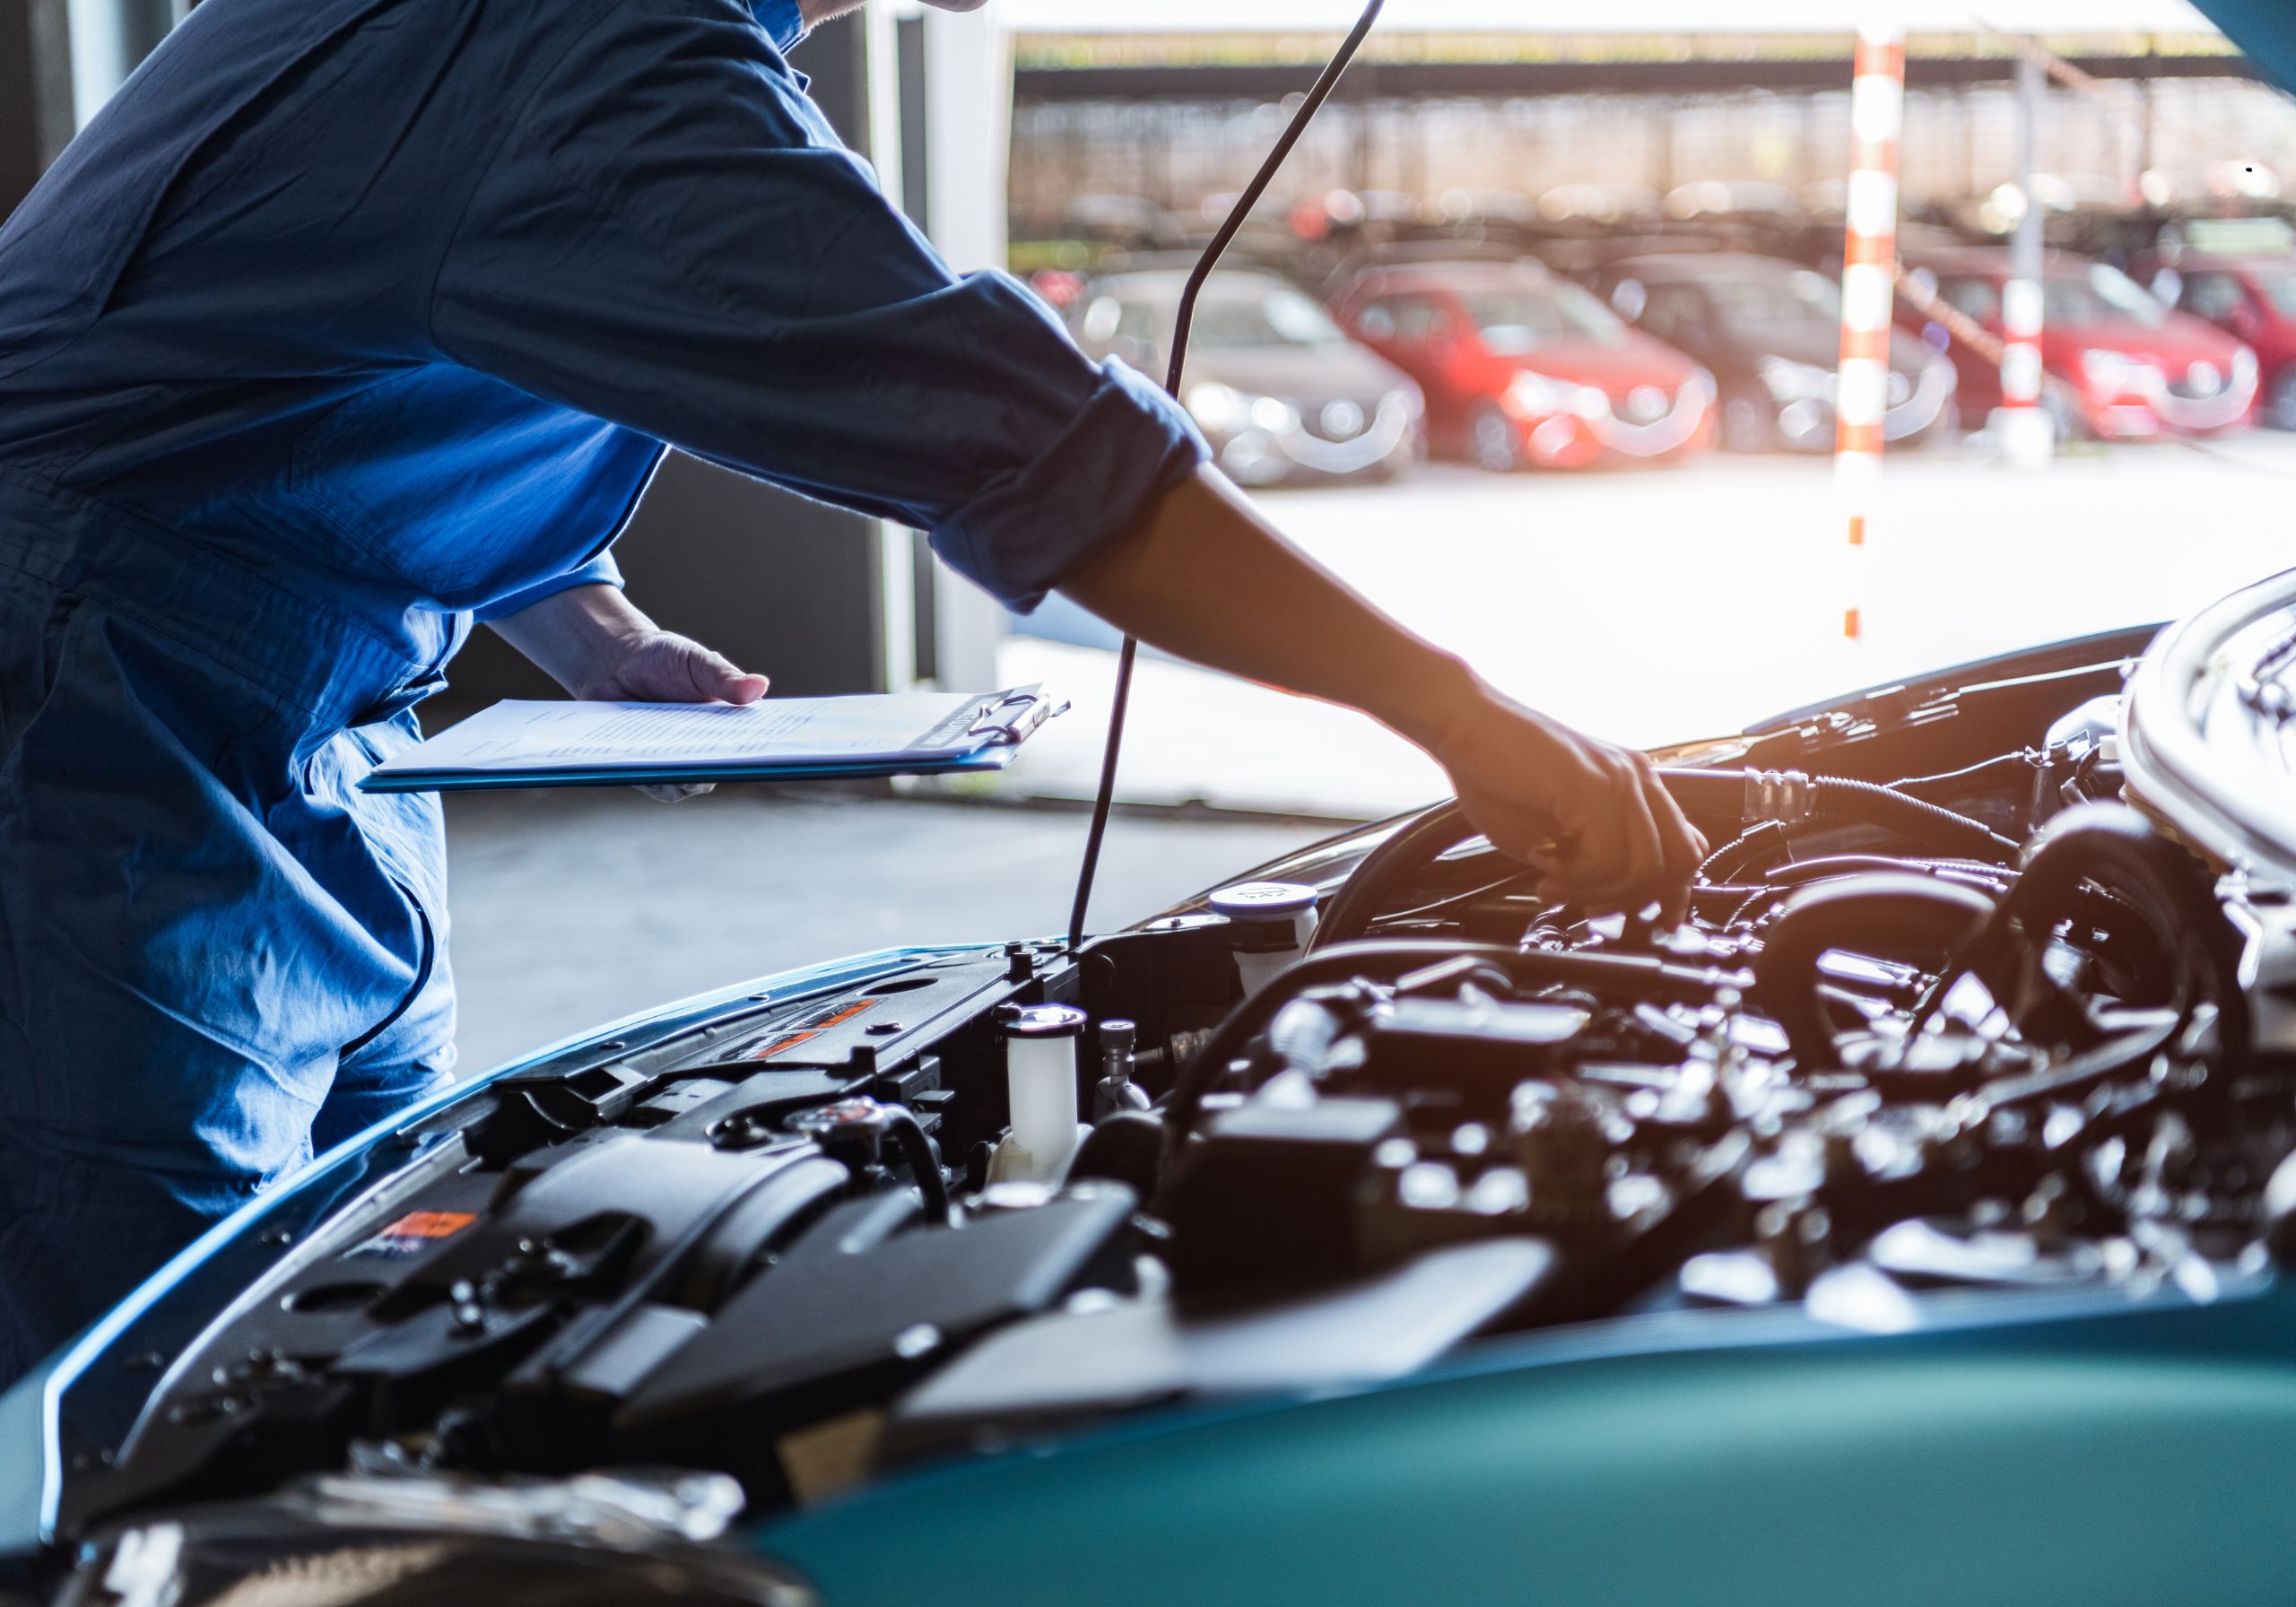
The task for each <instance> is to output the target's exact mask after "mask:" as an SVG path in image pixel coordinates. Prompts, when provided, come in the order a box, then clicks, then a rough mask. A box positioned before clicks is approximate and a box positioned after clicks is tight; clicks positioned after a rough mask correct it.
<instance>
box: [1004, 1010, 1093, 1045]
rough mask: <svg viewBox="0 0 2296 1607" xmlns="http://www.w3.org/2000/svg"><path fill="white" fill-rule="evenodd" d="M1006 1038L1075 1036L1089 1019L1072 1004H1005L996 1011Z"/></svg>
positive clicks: (1081, 1031) (1081, 1030)
mask: <svg viewBox="0 0 2296 1607" xmlns="http://www.w3.org/2000/svg"><path fill="white" fill-rule="evenodd" d="M996 1019H997V1021H999V1022H1000V1023H1001V1024H1002V1025H1003V1026H1004V1029H1005V1036H1006V1037H1007V1038H1075V1037H1077V1036H1078V1035H1080V1034H1081V1033H1083V1030H1084V1025H1085V1022H1086V1021H1088V1020H1089V1019H1090V1018H1088V1017H1087V1016H1086V1015H1085V1014H1084V1012H1083V1011H1081V1010H1079V1009H1077V1008H1076V1007H1075V1006H1074V1004H1007V1005H1005V1007H1004V1008H1003V1009H1001V1010H999V1011H998V1012H996Z"/></svg>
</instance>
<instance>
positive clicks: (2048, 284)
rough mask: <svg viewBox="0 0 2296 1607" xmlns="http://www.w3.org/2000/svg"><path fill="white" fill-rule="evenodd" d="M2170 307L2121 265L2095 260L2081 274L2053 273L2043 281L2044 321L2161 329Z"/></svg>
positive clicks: (2077, 326) (2083, 325) (2079, 325)
mask: <svg viewBox="0 0 2296 1607" xmlns="http://www.w3.org/2000/svg"><path fill="white" fill-rule="evenodd" d="M2168 320H2169V308H2168V307H2167V305H2166V304H2165V303H2163V302H2162V301H2161V300H2160V299H2159V298H2158V297H2156V296H2154V295H2153V294H2152V292H2151V291H2148V290H2146V289H2144V287H2143V286H2142V285H2140V284H2138V283H2137V282H2135V280H2134V279H2131V278H2130V277H2129V276H2128V275H2127V274H2124V273H2122V272H2121V271H2120V270H2119V269H2118V268H2109V267H2107V266H2106V265H2104V264H2103V263H2092V264H2091V265H2089V266H2088V267H2086V268H2084V269H2083V270H2082V271H2081V272H2079V273H2077V274H2050V275H2048V277H2047V278H2046V279H2044V280H2042V281H2041V321H2042V322H2043V323H2044V324H2070V325H2072V326H2074V327H2075V328H2083V327H2094V326H2100V325H2115V324H2118V325H2122V326H2129V327H2135V328H2143V329H2158V328H2159V327H2160V326H2161V325H2162V324H2165V323H2167V322H2168Z"/></svg>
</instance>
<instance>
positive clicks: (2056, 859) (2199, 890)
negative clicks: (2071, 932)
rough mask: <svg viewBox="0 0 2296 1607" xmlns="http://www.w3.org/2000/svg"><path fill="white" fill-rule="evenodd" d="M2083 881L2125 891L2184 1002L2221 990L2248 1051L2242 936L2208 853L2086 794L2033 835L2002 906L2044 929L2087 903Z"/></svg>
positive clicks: (2225, 1027) (2228, 1031) (2222, 1010)
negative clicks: (2221, 897)
mask: <svg viewBox="0 0 2296 1607" xmlns="http://www.w3.org/2000/svg"><path fill="white" fill-rule="evenodd" d="M2083 882H2097V883H2098V884H2100V886H2102V887H2103V888H2104V889H2105V890H2107V891H2108V892H2109V893H2117V894H2119V895H2120V896H2121V897H2120V900H2119V902H2120V905H2121V907H2122V908H2124V909H2125V910H2126V912H2128V913H2131V914H2134V915H2135V916H2138V917H2139V918H2140V919H2142V920H2143V921H2144V924H2145V925H2147V926H2149V927H2151V929H2152V934H2153V936H2154V939H2155V941H2156V942H2158V943H2159V945H2160V948H2161V952H2162V953H2164V954H2166V955H2168V956H2169V957H2170V965H2171V966H2172V967H2173V968H2174V970H2175V978H2174V980H2175V986H2176V988H2177V991H2178V992H2179V993H2180V994H2182V995H2185V996H2184V998H2183V1000H2182V1001H2181V1002H2183V1003H2187V1004H2188V1003H2196V1002H2197V1001H2198V999H2199V998H2201V997H2205V998H2208V999H2210V1000H2213V1002H2214V1003H2215V1004H2216V1005H2217V1008H2218V1012H2219V1022H2218V1028H2217V1031H2218V1034H2219V1038H2220V1041H2221V1042H2222V1045H2223V1047H2224V1048H2225V1049H2226V1051H2227V1052H2228V1053H2229V1054H2231V1055H2233V1056H2234V1057H2236V1058H2238V1057H2239V1056H2243V1055H2246V1053H2247V1050H2248V1012H2247V1010H2246V1009H2245V1008H2244V1007H2243V1006H2242V1004H2241V1002H2240V1001H2241V990H2240V981H2239V964H2240V955H2239V936H2238V934H2236V933H2235V932H2234V931H2233V930H2232V927H2231V923H2229V922H2228V921H2226V920H2225V918H2224V912H2223V909H2222V907H2221V906H2219V905H2218V903H2217V901H2216V894H2215V889H2214V884H2213V881H2212V879H2211V878H2210V876H2209V874H2208V872H2207V871H2206V870H2205V868H2204V867H2203V866H2202V864H2201V863H2200V861H2199V860H2197V859H2196V858H2195V857H2194V856H2192V855H2191V854H2190V853H2189V852H2187V850H2185V849H2183V848H2180V847H2178V846H2177V845H2176V844H2175V843H2172V842H2170V840H2169V839H2168V838H2165V837H2163V836H2161V833H2160V832H2159V831H2157V830H2154V829H2153V826H2152V822H2151V821H2148V820H2146V819H2145V818H2144V816H2143V815H2141V814H2139V813H2138V812H2136V811H2135V810H2134V809H2131V808H2129V807H2128V806H2127V805H2126V804H2125V803H2082V804H2077V805H2075V806H2074V807H2073V808H2071V809H2068V810H2066V812H2064V813H2062V814H2060V815H2058V816H2057V818H2056V819H2055V820H2053V821H2050V822H2049V823H2048V826H2047V827H2046V828H2044V829H2043V830H2042V831H2041V833H2040V835H2039V837H2038V838H2036V839H2035V840H2034V843H2033V847H2032V849H2031V853H2030V855H2029V856H2028V857H2027V859H2026V862H2025V865H2024V871H2023V874H2022V875H2021V876H2020V877H2019V878H2018V880H2017V889H2016V891H2015V892H2013V894H2011V895H2010V897H2009V899H2008V900H2007V901H2006V902H2005V904H2004V906H2003V908H2002V914H2003V916H2005V917H2007V918H2009V919H2012V920H2014V921H2015V922H2016V923H2017V924H2018V925H2020V926H2021V927H2022V928H2023V930H2024V931H2025V932H2027V933H2028V934H2046V933H2047V932H2048V930H2049V929H2050V928H2052V927H2054V926H2055V925H2056V923H2057V920H2058V919H2060V918H2064V917H2066V916H2074V915H2077V914H2078V913H2079V906H2080V904H2081V903H2082V902H2083V898H2082V886H2081V884H2082V883H2083Z"/></svg>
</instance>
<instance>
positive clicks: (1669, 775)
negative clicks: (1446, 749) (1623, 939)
mask: <svg viewBox="0 0 2296 1607" xmlns="http://www.w3.org/2000/svg"><path fill="white" fill-rule="evenodd" d="M1658 776H1659V778H1660V779H1661V780H1662V781H1663V782H1664V783H1665V787H1666V790H1667V791H1668V792H1669V793H1671V794H1673V795H1674V800H1675V801H1676V802H1677V803H1680V804H1682V806H1683V809H1684V810H1685V811H1686V812H1689V813H1691V814H1694V815H1704V816H1707V817H1709V818H1711V817H1713V816H1717V815H1723V816H1730V817H1736V816H1738V815H1739V814H1740V813H1741V812H1743V811H1744V807H1745V798H1746V773H1745V772H1744V771H1743V770H1700V769H1662V770H1660V771H1659V772H1658ZM1809 785H1810V789H1811V812H1812V813H1813V814H1814V815H1818V816H1821V817H1823V818H1828V819H1834V820H1854V821H1865V822H1867V823H1869V824H1873V825H1879V826H1886V827H1889V828H1891V829H1892V830H1896V831H1900V832H1902V833H1903V834H1905V835H1906V836H1909V837H1914V838H1920V839H1922V840H1923V841H1926V842H1930V843H1934V844H1936V845H1937V846H1939V847H1943V848H1944V849H1945V850H1946V851H1947V852H1948V853H1951V854H1955V855H1965V856H1970V857H1972V858H1977V859H1983V860H1987V861H1992V862H2002V861H2005V860H2007V859H2011V858H2013V857H2014V856H2015V855H2016V853H2017V851H2018V845H2017V844H2016V843H2014V842H2013V841H2011V840H2010V839H2009V838H2005V837H2003V836H2002V835H2001V834H2000V833H1998V832H1996V831H1995V830H1992V829H1991V828H1990V827H1987V825H1985V824H1984V823H1983V822H1982V821H1973V820H1971V819H1970V817H1969V816H1967V815H1965V814H1956V813H1954V812H1952V810H1950V809H1941V808H1939V807H1938V806H1937V805H1936V804H1935V803H1923V802H1922V801H1921V800H1920V799H1918V798H1909V797H1907V796H1906V795H1903V794H1902V793H1893V792H1892V791H1890V790H1889V788H1887V787H1884V786H1874V785H1872V784H1871V783H1869V782H1865V781H1848V780H1843V779H1841V778H1839V777H1831V776H1820V777H1812V778H1811V780H1810V783H1809ZM1766 828H1770V829H1773V830H1777V831H1779V832H1780V833H1782V830H1783V829H1782V828H1779V827H1777V826H1776V823H1775V822H1761V823H1757V824H1756V825H1754V826H1753V827H1752V828H1751V829H1750V830H1747V831H1745V832H1744V833H1742V834H1741V835H1740V836H1739V837H1738V838H1736V839H1735V841H1734V842H1732V843H1727V844H1725V845H1724V846H1723V847H1722V848H1720V849H1718V850H1717V851H1716V852H1715V853H1714V854H1711V855H1709V856H1707V860H1706V864H1704V865H1701V866H1700V875H1701V876H1702V877H1704V878H1705V879H1706V880H1709V881H1720V880H1724V879H1725V878H1724V876H1723V875H1722V874H1721V873H1719V872H1718V870H1717V869H1716V868H1715V867H1717V866H1718V862H1721V861H1722V860H1723V856H1724V855H1726V854H1729V853H1731V852H1732V851H1733V850H1734V849H1735V850H1740V851H1741V852H1743V851H1744V849H1745V848H1746V847H1747V846H1748V845H1749V844H1750V843H1752V845H1754V846H1759V845H1760V844H1761V843H1763V842H1766V841H1767V840H1768V839H1769V836H1770V830H1766ZM1474 835H1476V833H1475V830H1474V826H1473V824H1472V823H1470V822H1469V821H1468V820H1467V818H1466V812H1465V810H1464V809H1462V808H1461V807H1460V806H1459V802H1458V800H1457V799H1456V798H1453V799H1450V800H1448V802H1445V803H1438V804H1436V805H1435V806H1434V807H1433V808H1431V809H1428V810H1424V811H1422V812H1420V813H1419V814H1417V815H1415V816H1413V818H1412V819H1410V820H1409V821H1405V823H1404V824H1403V825H1401V826H1399V827H1397V828H1396V830H1395V831H1394V832H1393V833H1392V834H1391V835H1390V836H1389V837H1388V838H1387V840H1386V841H1385V842H1383V843H1381V844H1380V845H1379V846H1378V847H1376V848H1374V849H1372V850H1371V851H1370V853H1369V854H1367V855H1365V856H1363V859H1362V862H1361V864H1358V865H1357V866H1356V867H1355V870H1354V873H1352V875H1350V876H1349V877H1348V879H1347V882H1346V885H1345V886H1344V887H1343V888H1341V890H1340V893H1339V896H1338V897H1337V898H1336V899H1333V900H1332V902H1331V904H1330V905H1329V907H1328V908H1326V909H1325V910H1324V911H1323V914H1322V916H1321V918H1320V919H1319V921H1318V926H1317V934H1316V937H1315V940H1314V942H1312V943H1311V944H1310V947H1311V948H1313V949H1317V950H1321V949H1324V948H1327V947H1329V946H1330V945H1332V944H1334V943H1341V942H1352V940H1354V939H1356V938H1359V937H1361V936H1362V935H1363V934H1364V933H1365V932H1367V931H1369V930H1370V925H1371V922H1372V921H1373V920H1374V919H1376V918H1377V917H1378V915H1379V912H1380V911H1381V910H1382V909H1384V908H1386V907H1387V900H1388V899H1391V898H1392V897H1393V896H1394V895H1395V894H1396V891H1397V890H1400V889H1401V888H1402V886H1403V884H1404V883H1405V882H1408V881H1409V880H1410V879H1411V878H1412V877H1413V876H1415V875H1417V874H1419V873H1420V872H1422V871H1423V870H1424V869H1426V867H1427V866H1428V865H1430V864H1433V863H1434V862H1435V861H1436V860H1437V859H1438V858H1439V857H1440V856H1442V855H1443V854H1444V853H1446V852H1447V851H1448V850H1449V849H1451V848H1453V847H1457V846H1458V844H1460V843H1462V842H1464V841H1465V840H1466V839H1467V838H1470V837H1473V836H1474ZM1722 868H1723V869H1726V870H1735V869H1736V868H1737V866H1736V864H1735V863H1730V864H1725V865H1723V866H1722Z"/></svg>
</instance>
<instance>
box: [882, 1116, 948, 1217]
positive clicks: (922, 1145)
mask: <svg viewBox="0 0 2296 1607" xmlns="http://www.w3.org/2000/svg"><path fill="white" fill-rule="evenodd" d="M885 1131H886V1132H888V1133H889V1134H891V1135H892V1141H893V1142H894V1143H896V1144H898V1145H899V1146H900V1153H901V1159H902V1160H906V1161H908V1162H909V1171H910V1172H911V1173H912V1174H914V1175H915V1177H916V1178H917V1192H918V1194H922V1195H923V1196H924V1198H925V1214H926V1216H927V1217H929V1218H930V1219H932V1220H934V1221H936V1222H940V1223H942V1224H944V1225H946V1224H947V1223H948V1222H949V1221H950V1220H951V1214H952V1213H951V1210H950V1205H949V1182H948V1179H947V1178H945V1177H942V1176H941V1155H940V1151H937V1150H936V1149H935V1148H934V1145H933V1139H932V1135H931V1134H927V1133H926V1131H925V1129H924V1127H923V1126H922V1125H920V1124H919V1123H918V1119H917V1116H916V1115H915V1114H914V1113H913V1112H912V1111H910V1109H909V1107H907V1106H906V1105H889V1106H887V1107H886V1108H885Z"/></svg>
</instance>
